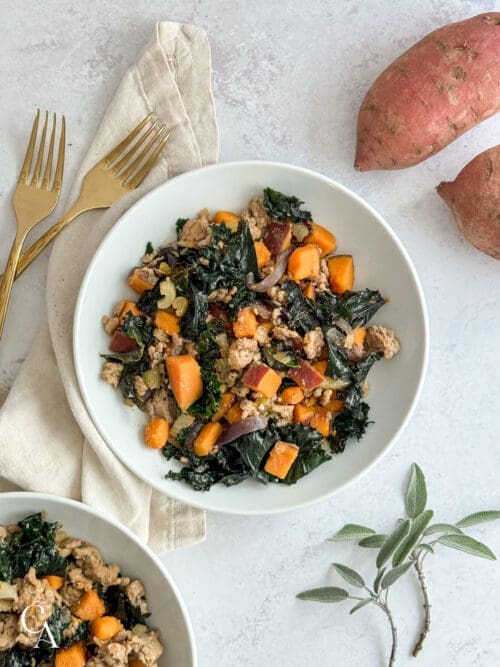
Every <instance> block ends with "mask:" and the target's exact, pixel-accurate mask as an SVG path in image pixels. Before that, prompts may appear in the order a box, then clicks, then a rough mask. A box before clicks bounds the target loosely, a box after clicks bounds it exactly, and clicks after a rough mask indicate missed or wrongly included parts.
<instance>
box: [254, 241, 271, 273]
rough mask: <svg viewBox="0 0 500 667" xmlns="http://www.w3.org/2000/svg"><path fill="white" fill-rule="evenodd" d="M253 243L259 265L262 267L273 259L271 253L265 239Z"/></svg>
mask: <svg viewBox="0 0 500 667" xmlns="http://www.w3.org/2000/svg"><path fill="white" fill-rule="evenodd" d="M253 245H254V248H255V254H256V256H257V266H258V267H259V269H261V268H262V267H263V266H265V265H266V264H267V263H268V262H269V260H270V259H271V253H270V251H269V249H268V247H267V246H266V244H265V243H264V242H263V241H255V242H254V244H253Z"/></svg>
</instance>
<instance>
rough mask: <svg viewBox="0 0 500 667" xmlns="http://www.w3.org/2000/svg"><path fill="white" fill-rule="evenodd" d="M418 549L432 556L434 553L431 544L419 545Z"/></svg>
mask: <svg viewBox="0 0 500 667" xmlns="http://www.w3.org/2000/svg"><path fill="white" fill-rule="evenodd" d="M418 548H419V549H422V550H423V551H427V552H428V553H430V554H433V553H434V549H433V548H432V547H431V545H430V544H425V543H424V544H419V545H418Z"/></svg>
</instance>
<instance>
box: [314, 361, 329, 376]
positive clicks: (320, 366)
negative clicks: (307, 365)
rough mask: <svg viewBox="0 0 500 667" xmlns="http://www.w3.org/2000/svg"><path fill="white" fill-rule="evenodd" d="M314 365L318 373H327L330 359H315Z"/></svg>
mask: <svg viewBox="0 0 500 667" xmlns="http://www.w3.org/2000/svg"><path fill="white" fill-rule="evenodd" d="M312 366H313V368H315V369H316V370H317V371H318V373H321V375H325V373H326V369H327V368H328V361H327V360H326V359H321V360H320V361H315V362H314V364H312Z"/></svg>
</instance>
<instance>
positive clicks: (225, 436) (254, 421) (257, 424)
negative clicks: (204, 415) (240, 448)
mask: <svg viewBox="0 0 500 667" xmlns="http://www.w3.org/2000/svg"><path fill="white" fill-rule="evenodd" d="M266 426H267V419H266V418H265V417H262V416H261V415H257V416H256V417H248V418H247V419H242V420H241V421H240V422H236V423H235V424H230V425H229V426H228V427H227V428H226V430H225V431H224V432H223V433H222V435H221V437H220V438H219V439H218V440H217V446H219V447H222V445H227V443H228V442H232V441H233V440H236V439H237V438H241V436H242V435H247V433H253V432H254V431H260V429H262V428H266Z"/></svg>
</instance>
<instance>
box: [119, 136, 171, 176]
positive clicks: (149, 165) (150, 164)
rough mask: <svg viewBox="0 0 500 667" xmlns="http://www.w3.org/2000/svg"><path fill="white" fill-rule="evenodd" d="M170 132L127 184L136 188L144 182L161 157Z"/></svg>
mask: <svg viewBox="0 0 500 667" xmlns="http://www.w3.org/2000/svg"><path fill="white" fill-rule="evenodd" d="M170 134H171V132H169V133H168V134H167V136H166V137H165V138H164V139H163V140H162V141H161V142H160V143H159V145H158V146H157V147H156V148H155V149H154V151H153V152H152V153H151V155H150V156H149V158H148V159H147V162H145V164H144V165H143V166H142V167H141V168H140V169H139V171H138V172H137V174H136V175H135V176H134V177H133V179H132V180H131V181H129V183H128V184H127V187H129V188H133V189H135V188H137V187H138V186H139V185H140V184H141V183H142V181H143V180H144V179H145V178H146V176H147V175H148V174H149V172H150V171H151V169H152V168H153V167H154V165H155V164H156V160H157V159H158V158H159V156H160V153H161V152H162V150H163V149H164V148H165V144H166V143H167V141H168V140H169V137H170Z"/></svg>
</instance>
